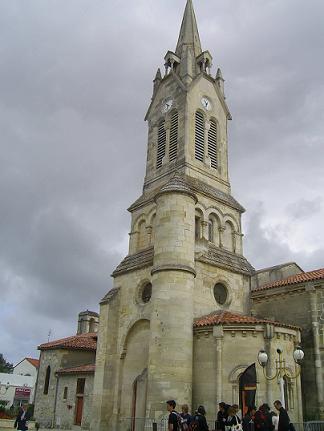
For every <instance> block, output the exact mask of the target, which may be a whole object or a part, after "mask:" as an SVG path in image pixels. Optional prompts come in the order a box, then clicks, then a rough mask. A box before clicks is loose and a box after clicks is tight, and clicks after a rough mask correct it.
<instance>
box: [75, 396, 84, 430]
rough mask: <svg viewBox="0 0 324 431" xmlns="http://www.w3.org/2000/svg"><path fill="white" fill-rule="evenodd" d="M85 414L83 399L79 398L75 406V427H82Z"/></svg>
mask: <svg viewBox="0 0 324 431" xmlns="http://www.w3.org/2000/svg"><path fill="white" fill-rule="evenodd" d="M82 412H83V397H77V400H76V406H75V425H80V426H81V421H82Z"/></svg>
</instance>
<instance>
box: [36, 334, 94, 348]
mask: <svg viewBox="0 0 324 431" xmlns="http://www.w3.org/2000/svg"><path fill="white" fill-rule="evenodd" d="M38 349H39V350H52V349H70V350H89V351H96V349H97V334H96V333H95V332H89V333H87V334H78V335H74V336H72V337H67V338H61V339H59V340H54V341H50V342H49V343H44V344H41V345H40V346H38Z"/></svg>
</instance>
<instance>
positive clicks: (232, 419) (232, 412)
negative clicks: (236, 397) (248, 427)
mask: <svg viewBox="0 0 324 431" xmlns="http://www.w3.org/2000/svg"><path fill="white" fill-rule="evenodd" d="M227 415H228V416H227V419H226V422H225V430H229V429H232V427H233V426H234V427H235V426H236V425H239V424H240V423H241V420H240V418H239V417H238V416H237V415H236V409H235V407H233V406H230V407H229V409H228V411H227Z"/></svg>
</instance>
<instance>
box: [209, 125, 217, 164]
mask: <svg viewBox="0 0 324 431" xmlns="http://www.w3.org/2000/svg"><path fill="white" fill-rule="evenodd" d="M208 156H209V157H210V162H211V167H212V168H214V169H217V124H216V121H214V120H211V121H210V128H209V130H208Z"/></svg>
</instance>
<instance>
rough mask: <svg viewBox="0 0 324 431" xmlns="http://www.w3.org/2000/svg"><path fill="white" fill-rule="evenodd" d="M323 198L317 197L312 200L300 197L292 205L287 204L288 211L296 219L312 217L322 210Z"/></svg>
mask: <svg viewBox="0 0 324 431" xmlns="http://www.w3.org/2000/svg"><path fill="white" fill-rule="evenodd" d="M321 208H322V199H321V197H316V198H315V199H312V200H306V199H300V200H298V201H296V202H294V203H292V204H290V205H287V208H286V210H287V213H288V214H289V215H291V216H293V217H294V218H296V219H307V218H311V217H312V215H314V214H316V213H318V212H319V211H321Z"/></svg>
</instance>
